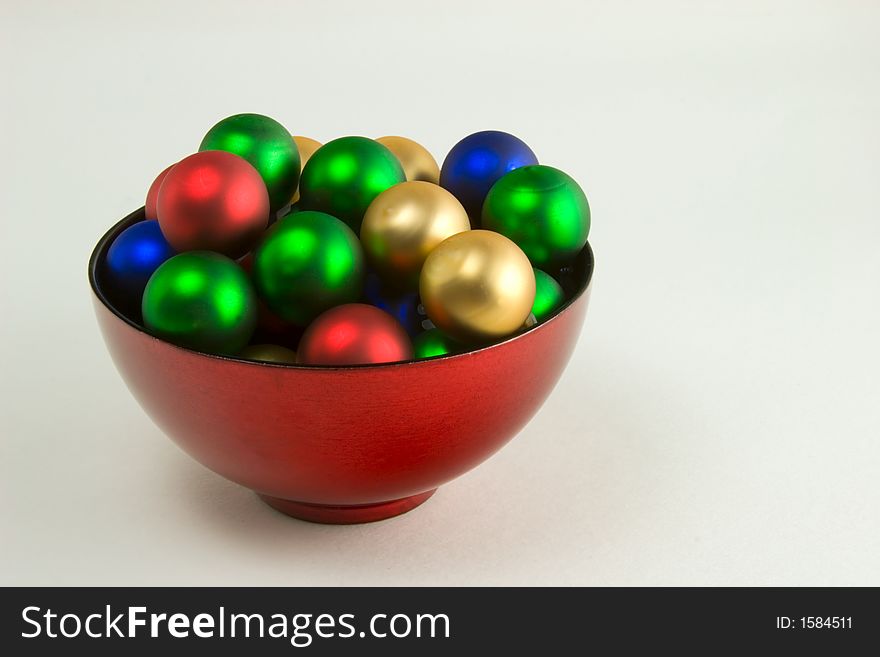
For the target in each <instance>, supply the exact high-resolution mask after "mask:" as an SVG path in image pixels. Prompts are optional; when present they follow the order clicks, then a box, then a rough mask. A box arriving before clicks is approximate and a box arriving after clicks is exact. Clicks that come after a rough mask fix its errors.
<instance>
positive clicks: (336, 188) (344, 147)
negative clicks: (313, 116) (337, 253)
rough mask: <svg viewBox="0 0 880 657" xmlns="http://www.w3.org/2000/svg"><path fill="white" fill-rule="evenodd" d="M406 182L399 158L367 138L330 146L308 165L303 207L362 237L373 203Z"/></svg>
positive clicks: (302, 186)
mask: <svg viewBox="0 0 880 657" xmlns="http://www.w3.org/2000/svg"><path fill="white" fill-rule="evenodd" d="M404 181H406V175H405V174H404V172H403V167H402V166H401V165H400V161H399V160H398V159H397V157H396V156H395V155H394V154H393V153H392V152H391V151H390V150H388V149H387V148H386V147H385V146H383V145H382V144H380V143H379V142H377V141H374V140H372V139H367V138H366V137H340V138H339V139H334V140H333V141H330V142H327V143H326V144H324V145H323V146H321V148H319V149H318V150H317V151H315V152H314V153H313V154H312V156H311V157H310V158H309V161H308V162H306V166H305V168H304V169H303V172H302V177H301V178H300V182H299V194H300V201H299V203H300V206H301V207H302V208H303V209H304V210H318V211H320V212H326V213H327V214H331V215H333V216H334V217H339V218H340V219H342V220H343V221H344V222H345V223H347V224H348V225H349V226H350V227H351V229H352V230H354V231H355V233H359V232H360V229H361V222H362V221H363V219H364V213H365V212H366V211H367V208H368V207H369V205H370V203H372V202H373V199H374V198H376V197H377V196H378V195H379V194H381V193H382V192H384V191H385V190H386V189H388V188H389V187H392V186H394V185H396V184H398V183H402V182H404Z"/></svg>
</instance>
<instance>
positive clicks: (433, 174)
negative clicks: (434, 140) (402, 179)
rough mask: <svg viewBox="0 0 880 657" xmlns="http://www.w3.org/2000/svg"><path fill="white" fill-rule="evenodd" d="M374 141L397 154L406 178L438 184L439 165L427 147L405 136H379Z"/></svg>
mask: <svg viewBox="0 0 880 657" xmlns="http://www.w3.org/2000/svg"><path fill="white" fill-rule="evenodd" d="M376 141H378V142H379V143H380V144H382V145H383V146H384V147H385V148H387V149H388V150H389V151H391V152H392V153H394V154H395V155H396V156H397V159H398V160H400V165H401V166H402V167H403V172H404V173H405V174H406V179H407V180H423V181H424V182H429V183H434V184H435V185H439V184H440V167H439V166H438V165H437V160H435V159H434V156H433V155H431V153H430V152H429V151H428V149H427V148H425V147H424V146H422V145H421V144H419V143H416V142H414V141H413V140H412V139H407V138H406V137H379V138H378V139H377V140H376Z"/></svg>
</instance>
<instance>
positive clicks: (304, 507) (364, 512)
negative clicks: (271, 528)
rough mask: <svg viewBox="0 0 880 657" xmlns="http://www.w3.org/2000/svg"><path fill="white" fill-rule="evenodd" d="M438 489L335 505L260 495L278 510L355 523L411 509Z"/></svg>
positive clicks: (302, 517)
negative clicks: (398, 496)
mask: <svg viewBox="0 0 880 657" xmlns="http://www.w3.org/2000/svg"><path fill="white" fill-rule="evenodd" d="M435 492H437V489H436V488H435V489H434V490H429V491H427V492H426V493H419V494H418V495H412V496H410V497H402V498H400V499H399V500H391V501H390V502H377V503H375V504H357V505H352V506H344V505H340V506H334V505H329V504H309V503H308V502H294V501H293V500H283V499H281V498H278V497H270V496H269V495H260V499H261V500H263V501H264V502H265V503H266V504H268V505H269V506H271V507H272V508H273V509H275V510H276V511H280V512H281V513H283V514H285V515H288V516H291V517H293V518H298V519H299V520H308V521H309V522H320V523H324V524H327V525H354V524H357V523H361V522H376V521H377V520H385V519H386V518H393V517H394V516H399V515H400V514H402V513H406V512H407V511H411V510H412V509H415V508H416V507H417V506H419V505H420V504H421V503H422V502H424V501H425V500H427V499H428V498H429V497H431V495H433V494H434V493H435Z"/></svg>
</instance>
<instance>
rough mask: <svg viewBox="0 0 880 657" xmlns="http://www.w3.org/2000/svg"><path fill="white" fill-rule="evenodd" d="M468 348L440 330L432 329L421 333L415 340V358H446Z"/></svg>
mask: <svg viewBox="0 0 880 657" xmlns="http://www.w3.org/2000/svg"><path fill="white" fill-rule="evenodd" d="M465 349H466V347H465V346H464V345H461V344H459V343H458V342H456V341H455V340H453V339H452V338H450V337H448V336H447V335H444V334H443V332H442V331H441V330H440V329H436V328H432V329H429V330H427V331H425V332H424V333H420V334H419V335H418V336H416V338H415V339H414V340H413V356H414V357H415V358H432V357H434V356H446V355H447V354H457V353H459V352H461V351H465Z"/></svg>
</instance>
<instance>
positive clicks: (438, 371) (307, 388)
mask: <svg viewBox="0 0 880 657" xmlns="http://www.w3.org/2000/svg"><path fill="white" fill-rule="evenodd" d="M143 218H144V212H143V209H141V210H138V211H136V212H133V213H132V214H130V215H129V216H128V217H126V218H125V219H123V220H122V221H120V222H119V223H118V224H116V225H115V226H114V227H113V228H112V229H110V231H108V232H107V234H106V235H104V237H103V238H101V241H100V242H98V245H97V246H96V247H95V250H94V252H93V253H92V257H91V260H90V262H89V282H90V283H91V286H92V292H93V301H94V307H95V314H96V315H97V317H98V324H99V325H100V327H101V332H102V333H103V335H104V341H105V342H106V344H107V348H108V349H109V350H110V355H111V356H112V357H113V361H114V362H115V364H116V367H117V368H118V369H119V372H120V374H121V375H122V378H123V379H124V380H125V382H126V384H127V385H128V387H129V389H130V390H131V392H132V394H133V395H134V396H135V398H136V399H137V400H138V402H139V403H140V404H141V406H142V407H143V408H144V410H145V411H146V412H147V413H148V414H149V415H150V417H151V418H152V419H153V421H154V422H155V423H156V424H157V425H158V426H159V427H160V428H161V429H162V430H163V431H164V432H165V433H167V434H168V436H170V437H171V439H172V440H174V441H175V442H176V443H177V444H178V445H179V446H180V447H182V448H183V450H184V451H186V452H187V453H188V454H189V455H190V456H192V457H193V458H194V459H196V460H197V461H198V462H199V463H202V464H203V465H205V466H207V467H208V468H210V469H211V470H213V471H214V472H217V473H218V474H220V475H222V476H224V477H226V478H227V479H230V480H232V481H234V482H236V483H239V484H241V485H242V486H247V487H248V488H250V489H252V490H254V491H256V492H257V494H259V496H260V497H261V498H262V499H263V500H265V501H266V502H267V503H268V504H270V505H271V506H273V507H274V508H276V509H278V510H279V511H282V512H283V513H286V514H288V515H291V516H294V517H297V518H302V519H304V520H311V521H316V522H326V523H355V522H369V521H373V520H380V519H383V518H389V517H392V516H395V515H398V514H400V513H404V512H405V511H408V510H410V509H412V508H414V507H416V506H418V505H419V504H421V503H422V502H424V501H425V500H426V499H428V498H429V497H430V496H431V495H432V494H433V493H434V491H435V490H436V489H437V487H438V486H440V485H441V484H443V483H446V482H447V481H450V480H451V479H454V478H455V477H457V476H459V475H461V474H463V473H465V472H467V471H468V470H470V469H471V468H473V467H474V466H476V465H477V464H479V463H480V462H482V461H483V460H485V459H486V458H488V457H489V456H491V455H492V454H493V453H494V452H495V451H496V450H498V449H499V448H500V447H501V446H502V445H504V444H505V443H506V442H507V441H508V440H510V439H511V438H512V437H513V436H514V435H516V433H517V432H518V431H519V430H520V429H522V427H523V426H524V425H525V424H526V422H528V421H529V420H530V419H531V417H532V416H533V415H534V414H535V412H536V411H537V410H538V408H539V407H540V406H541V404H542V403H543V402H544V400H545V399H546V398H547V395H548V394H550V391H551V390H552V389H553V386H554V385H555V384H556V381H557V380H558V379H559V376H560V375H561V374H562V370H563V369H564V368H565V365H566V363H567V362H568V359H569V357H570V356H571V353H572V350H573V349H574V346H575V343H576V341H577V338H578V334H579V333H580V330H581V325H582V324H583V321H584V315H585V313H586V309H587V302H588V299H589V294H590V279H591V274H592V271H593V254H592V251H591V250H590V247H589V245H587V246H585V247H584V250H583V251H582V252H581V253H580V255H579V256H578V258H577V261H576V263H575V264H574V266H573V267H572V268H571V271H570V272H569V280H568V281H563V282H564V283H567V284H568V285H569V286H570V290H569V301H568V303H567V304H566V305H565V306H564V307H563V308H562V309H561V310H560V311H559V312H558V313H557V314H556V315H554V316H553V317H552V318H550V319H548V320H547V321H545V322H544V323H542V324H539V325H538V326H535V327H533V328H531V329H529V330H527V331H525V332H523V333H521V334H519V335H516V336H515V337H512V338H509V339H508V340H505V341H504V342H500V343H498V344H494V345H492V346H489V347H485V348H482V349H477V350H475V351H470V352H467V353H464V354H458V355H454V356H442V357H437V358H432V359H428V360H421V361H414V362H406V363H393V364H384V365H359V366H352V367H322V366H306V365H277V364H271V363H255V362H252V361H247V360H239V359H236V358H228V357H224V356H216V355H212V354H205V353H200V352H197V351H191V350H189V349H184V348H182V347H177V346H175V345H173V344H170V343H168V342H164V341H162V340H159V339H157V338H155V337H153V336H152V335H150V334H149V333H147V332H146V331H145V330H144V328H143V327H142V326H140V325H139V324H138V323H137V320H138V319H139V318H137V317H133V314H134V313H133V312H132V311H130V310H129V311H128V313H127V314H126V313H125V312H123V311H121V310H120V308H124V307H125V304H124V302H123V301H122V300H114V299H113V294H112V289H111V288H110V286H108V285H106V277H107V273H106V269H107V268H106V255H107V249H108V248H109V247H110V245H111V244H112V243H113V240H114V239H115V238H116V236H117V235H118V234H119V233H120V232H122V231H123V230H124V229H125V228H127V227H128V226H130V225H131V224H133V223H135V222H138V221H141V220H143ZM114 301H115V303H114Z"/></svg>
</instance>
